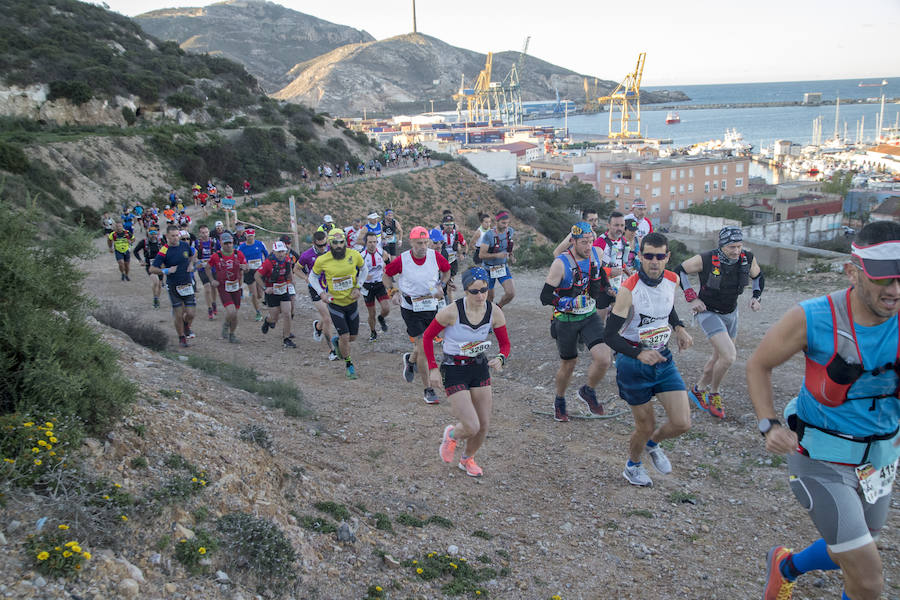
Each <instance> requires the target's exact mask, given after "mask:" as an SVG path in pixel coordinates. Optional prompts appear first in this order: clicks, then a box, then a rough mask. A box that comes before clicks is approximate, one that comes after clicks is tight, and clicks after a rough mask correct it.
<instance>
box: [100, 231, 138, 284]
mask: <svg viewBox="0 0 900 600" xmlns="http://www.w3.org/2000/svg"><path fill="white" fill-rule="evenodd" d="M132 241H134V236H133V235H132V234H131V232H130V231H128V230H127V229H125V226H124V225H123V224H122V221H116V228H115V229H114V230H113V232H112V233H110V234H109V235H108V236H107V238H106V245H107V246H108V247H109V251H110V253H112V252H115V253H116V262H117V263H119V274H120V275H121V276H122V281H131V279H129V278H128V271H129V269H130V267H131V242H132Z"/></svg>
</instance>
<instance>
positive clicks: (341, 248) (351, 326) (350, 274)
mask: <svg viewBox="0 0 900 600" xmlns="http://www.w3.org/2000/svg"><path fill="white" fill-rule="evenodd" d="M328 242H329V245H330V246H331V249H330V250H329V251H328V252H326V253H325V254H323V255H321V256H319V258H317V259H316V262H315V264H314V265H313V275H314V277H311V278H310V280H309V284H310V285H311V286H312V287H313V289H315V290H316V293H318V294H319V295H320V296H321V297H322V300H323V301H325V303H326V304H328V312H329V314H330V315H331V322H332V323H333V324H334V328H335V330H336V331H337V335H335V336H334V337H332V338H331V345H332V346H333V347H334V352H335V354H337V355H338V356H339V357H341V358H343V359H344V366H345V367H346V369H347V379H356V378H357V377H358V376H357V374H356V368H355V367H354V366H353V361H352V360H351V359H350V342H352V341H353V340H355V339H356V336H357V334H358V333H359V306H358V303H357V300H358V299H359V296H360V288H362V285H363V282H364V281H365V280H366V276H367V270H368V269H367V267H366V263H365V262H363V259H362V256H360V254H359V252H357V251H356V250H352V249H348V248H347V235H346V234H345V233H344V232H343V230H341V229H332V230H331V232H330V233H329V236H328ZM323 274H324V275H325V283H326V285H327V287H328V291H327V292H326V291H325V288H324V287H323V286H322V284H321V283H320V282H319V278H318V277H317V276H318V275H323Z"/></svg>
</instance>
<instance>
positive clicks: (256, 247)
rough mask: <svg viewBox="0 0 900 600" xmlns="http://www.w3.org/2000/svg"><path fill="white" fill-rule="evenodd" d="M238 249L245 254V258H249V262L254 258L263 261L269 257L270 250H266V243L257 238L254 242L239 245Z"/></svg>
mask: <svg viewBox="0 0 900 600" xmlns="http://www.w3.org/2000/svg"><path fill="white" fill-rule="evenodd" d="M238 250H240V251H241V253H242V254H243V255H244V258H246V259H247V263H248V264H249V263H250V262H251V261H254V260H258V261H263V260H264V259H266V258H268V257H269V251H268V250H266V245H265V244H263V243H262V242H261V241H259V240H255V241H254V242H253V243H252V244H247V242H244V243H243V244H241V245H240V246H238ZM251 268H253V267H251ZM256 268H259V267H256Z"/></svg>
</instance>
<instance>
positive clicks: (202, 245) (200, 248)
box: [194, 225, 234, 321]
mask: <svg viewBox="0 0 900 600" xmlns="http://www.w3.org/2000/svg"><path fill="white" fill-rule="evenodd" d="M225 233H227V232H225ZM225 233H222V234H221V235H225ZM221 239H222V237H221V236H219V240H221ZM233 241H234V240H233V238H232V242H233ZM219 248H220V246H219V242H218V241H216V240H214V239H212V238H211V237H209V227H207V226H206V225H201V226H200V228H199V229H198V230H197V239H196V240H194V249H195V250H196V251H197V266H198V268H199V270H198V272H197V274H198V275H199V276H200V283H201V284H202V285H203V295H204V298H205V299H206V314H207V317H208V318H209V320H210V321H212V320H213V318H214V316H215V315H216V314H218V311H217V310H216V293H217V292H216V289H215V287H214V286H212V285H210V281H209V275H208V274H207V270H206V269H205V268H204V267H205V266H206V262H207V261H208V260H209V258H210V257H211V256H212V255H213V253H215V252H216V251H218V250H219Z"/></svg>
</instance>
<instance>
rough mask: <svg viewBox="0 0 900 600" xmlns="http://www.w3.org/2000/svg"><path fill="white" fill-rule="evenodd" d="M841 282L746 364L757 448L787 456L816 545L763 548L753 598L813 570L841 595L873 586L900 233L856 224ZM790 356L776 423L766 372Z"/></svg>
mask: <svg viewBox="0 0 900 600" xmlns="http://www.w3.org/2000/svg"><path fill="white" fill-rule="evenodd" d="M844 273H845V274H846V275H847V278H848V279H849V282H850V287H849V288H847V289H843V290H840V291H837V292H834V293H832V294H829V295H828V296H821V297H818V298H813V299H811V300H806V301H804V302H801V303H800V304H799V306H795V307H794V308H792V309H790V310H789V311H788V312H787V313H786V314H785V315H784V316H783V317H782V318H781V320H780V321H778V322H777V323H776V324H775V325H773V326H772V327H771V328H770V329H769V331H768V332H766V335H765V337H764V338H763V340H762V342H760V344H759V347H758V348H757V349H756V351H755V352H754V353H753V355H752V356H751V357H750V360H749V361H748V362H747V389H748V392H749V393H750V399H751V400H752V401H753V407H754V409H755V410H756V416H757V417H758V418H759V431H760V433H761V434H762V435H763V437H764V438H765V444H766V450H768V451H769V452H772V453H775V454H782V455H784V454H786V455H787V464H788V472H789V473H790V479H789V482H788V483H789V485H790V487H791V491H792V492H793V493H794V497H795V498H796V499H797V501H798V502H799V503H800V505H801V506H802V507H803V508H805V509H806V511H807V513H808V514H809V516H810V518H811V519H812V522H813V524H814V525H815V527H816V529H818V531H819V533H820V534H821V536H822V537H821V538H819V539H818V540H816V541H815V542H813V543H812V544H811V545H809V546H807V547H806V548H805V549H804V550H801V551H800V552H793V551H792V550H790V549H789V548H786V547H784V546H775V547H773V548H772V549H771V550H769V553H768V555H767V557H766V587H765V589H764V592H763V598H764V600H775V599H776V598H779V599H787V598H790V597H791V594H792V592H793V587H794V582H795V581H796V579H797V578H798V577H799V576H800V575H801V574H803V573H806V572H809V571H814V570H833V569H840V570H841V571H842V572H843V575H844V594H843V596H842V597H843V598H853V600H870V599H871V600H874V599H876V598H881V593H882V588H883V587H884V576H883V573H882V562H881V555H880V554H879V551H878V547H877V546H876V545H875V540H877V538H878V534H879V532H880V531H881V529H882V528H883V527H884V525H885V523H886V521H887V517H888V509H889V508H890V505H891V491H892V488H893V481H894V478H895V476H896V473H897V459H898V456H900V433H898V426H897V425H898V421H900V399H898V397H897V390H898V385H900V377H898V373H900V323H898V317H897V314H898V312H900V225H898V224H897V223H892V222H889V221H877V222H874V223H869V224H868V225H866V226H865V227H863V228H862V229H861V230H860V232H859V234H858V235H857V237H856V240H855V241H854V242H853V245H852V249H851V257H850V261H849V262H847V263H846V264H845V265H844ZM800 352H803V353H804V355H805V358H806V372H805V375H804V379H803V385H802V386H801V387H800V393H799V394H798V395H797V397H796V398H794V399H792V400H791V401H790V402H788V404H787V406H786V407H785V408H784V417H785V420H786V426H785V425H782V423H781V422H780V421H779V420H778V419H777V418H776V412H775V399H774V393H773V389H772V371H773V370H774V369H775V368H776V367H777V366H778V365H781V364H784V363H785V362H787V361H788V360H790V358H791V357H793V356H794V355H796V354H799V353H800ZM813 595H815V594H813Z"/></svg>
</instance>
